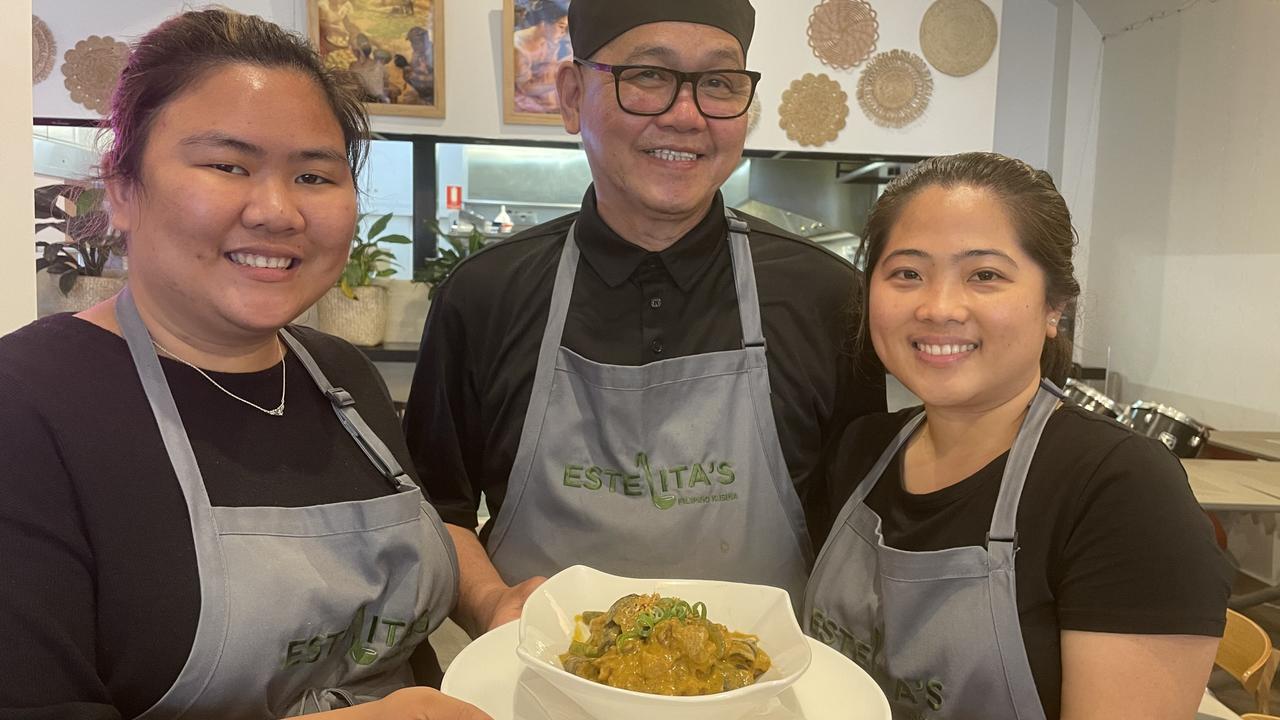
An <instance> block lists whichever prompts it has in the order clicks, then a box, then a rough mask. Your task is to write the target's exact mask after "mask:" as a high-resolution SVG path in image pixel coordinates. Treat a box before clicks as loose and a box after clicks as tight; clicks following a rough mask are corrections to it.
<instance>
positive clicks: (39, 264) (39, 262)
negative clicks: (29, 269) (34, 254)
mask: <svg viewBox="0 0 1280 720" xmlns="http://www.w3.org/2000/svg"><path fill="white" fill-rule="evenodd" d="M47 267H49V261H48V260H45V259H44V258H36V272H40V271H41V270H43V269H45V268H47Z"/></svg>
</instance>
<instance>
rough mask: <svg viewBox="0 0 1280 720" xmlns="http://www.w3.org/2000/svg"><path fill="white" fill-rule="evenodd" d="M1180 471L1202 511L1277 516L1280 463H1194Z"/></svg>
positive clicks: (1201, 461) (1246, 461) (1187, 464)
mask: <svg viewBox="0 0 1280 720" xmlns="http://www.w3.org/2000/svg"><path fill="white" fill-rule="evenodd" d="M1182 467H1184V468H1186V471H1187V479H1188V480H1189V481H1190V482H1191V491H1192V492H1193V493H1195V496H1196V500H1197V501H1199V503H1200V506H1201V507H1203V508H1204V509H1205V510H1235V511H1241V512H1280V463H1271V462H1258V461H1256V460H1200V459H1197V460H1183V461H1182Z"/></svg>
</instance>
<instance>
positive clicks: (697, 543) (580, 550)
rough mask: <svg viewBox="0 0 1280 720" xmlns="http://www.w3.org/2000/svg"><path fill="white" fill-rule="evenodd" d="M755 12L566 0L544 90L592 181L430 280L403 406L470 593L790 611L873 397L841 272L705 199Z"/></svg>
mask: <svg viewBox="0 0 1280 720" xmlns="http://www.w3.org/2000/svg"><path fill="white" fill-rule="evenodd" d="M754 24H755V12H754V10H753V9H752V7H751V4H750V3H749V2H748V1H747V0H648V1H647V2H634V3H632V2H618V1H617V0H573V3H572V4H571V5H570V8H569V34H570V39H571V41H572V43H573V48H574V61H573V63H572V64H566V65H564V66H562V67H561V68H560V70H559V74H558V76H557V90H558V93H559V97H560V102H561V113H562V116H563V119H564V123H565V128H566V129H567V130H568V131H569V132H571V133H574V134H580V135H581V136H582V144H583V148H584V150H585V151H586V155H587V159H588V162H589V163H590V166H591V173H592V178H593V180H594V183H593V185H592V186H591V188H590V189H588V190H587V194H586V197H585V198H584V200H583V203H582V210H581V212H580V213H577V214H575V215H572V216H568V217H565V218H561V219H559V220H555V221H552V222H550V223H547V224H545V225H542V226H539V227H536V228H533V229H531V230H529V231H526V232H524V233H521V234H520V235H517V236H516V237H514V238H512V239H510V240H507V241H505V242H501V243H497V244H495V245H493V246H491V247H490V248H487V249H486V250H484V251H483V252H481V253H479V254H477V255H476V256H474V257H472V258H471V259H469V260H468V261H467V262H465V263H463V264H462V265H461V266H460V267H459V268H458V269H457V271H456V272H455V273H454V274H453V276H452V277H451V278H450V279H449V280H448V281H447V282H445V283H444V284H443V285H442V286H441V287H440V289H439V292H438V294H437V296H436V300H435V302H434V304H433V305H432V309H431V315H430V317H429V318H428V320H427V327H426V332H425V335H424V338H423V346H422V354H421V358H420V361H419V364H418V368H417V372H416V374H415V377H414V383H413V392H412V395H411V397H410V401H409V407H408V409H407V413H406V417H405V430H406V434H407V435H408V439H409V445H410V447H411V449H412V451H413V453H414V460H415V461H416V463H417V466H418V468H419V470H420V472H421V474H422V477H423V480H424V486H425V488H426V491H427V493H428V495H429V496H430V498H431V500H432V503H433V504H434V505H435V507H436V508H438V509H439V511H440V514H441V515H442V516H443V518H444V520H445V522H446V523H449V524H450V525H451V527H450V532H451V533H452V534H453V536H454V540H455V544H456V545H457V548H458V554H459V558H460V560H461V563H462V566H463V582H464V583H475V584H484V585H486V586H488V587H490V588H492V589H493V590H492V591H493V596H494V597H495V598H497V597H499V596H501V593H500V590H501V588H502V587H503V583H502V582H501V581H505V582H506V583H510V584H513V585H514V584H516V583H519V582H521V581H525V580H527V579H528V578H532V577H537V576H545V575H550V574H552V573H555V572H557V571H559V570H561V569H563V568H565V567H567V566H570V565H574V564H584V565H590V566H593V567H596V568H598V569H601V570H605V571H608V572H612V573H615V574H621V575H630V576H633V577H696V578H714V579H726V580H736V581H743V582H754V583H764V584H771V585H776V586H779V587H783V588H785V589H787V590H789V591H790V592H791V593H792V597H793V600H795V601H796V602H798V601H799V600H800V598H801V594H802V591H803V587H804V581H805V578H806V574H807V571H808V567H809V565H810V564H811V562H812V552H813V551H812V547H813V542H812V541H816V542H818V543H821V541H822V540H823V538H821V537H818V538H812V539H811V538H810V536H809V532H808V526H809V524H810V523H809V522H806V519H808V520H809V521H810V522H812V523H813V524H815V525H816V526H819V527H820V526H821V524H822V522H823V521H824V520H825V519H826V517H825V516H826V509H825V508H822V507H820V502H821V501H820V498H821V497H822V495H823V489H824V488H825V483H826V479H825V477H824V475H823V470H822V463H821V456H822V452H823V449H824V447H825V445H826V444H827V443H828V442H829V441H830V440H833V439H834V438H835V437H836V436H837V435H838V434H839V432H840V431H841V430H842V429H843V427H844V426H845V425H846V424H847V423H848V422H849V421H850V420H851V419H852V418H854V417H857V416H859V415H861V414H864V413H868V412H872V411H878V410H883V409H884V406H885V401H884V385H883V375H882V374H877V373H876V372H875V371H874V370H871V371H868V370H867V369H866V368H861V369H859V368H855V362H854V361H853V359H852V358H850V357H849V356H848V355H847V354H846V353H845V350H846V345H845V342H844V339H845V337H846V328H847V327H848V324H849V318H848V317H847V316H846V314H845V313H844V311H843V308H845V307H846V306H847V304H848V301H849V299H850V298H851V297H852V295H853V292H854V289H855V287H856V284H857V282H858V277H857V273H856V272H855V270H854V269H853V268H852V267H851V266H849V265H848V264H846V263H844V262H843V261H842V260H840V259H839V258H837V257H836V256H835V255H833V254H831V253H829V252H827V251H825V250H823V249H821V248H819V247H818V246H816V245H814V244H812V243H810V242H807V241H804V240H801V239H799V238H796V237H793V236H790V235H788V234H786V233H785V232H783V231H781V230H779V229H777V228H774V227H772V226H770V225H768V224H766V223H763V222H761V221H758V220H755V219H752V218H747V217H745V216H741V215H738V214H735V213H733V212H731V211H728V210H727V209H726V208H725V207H724V203H723V201H722V198H721V196H720V193H719V188H720V185H721V184H722V183H724V182H725V180H726V179H727V178H728V177H729V175H730V174H731V173H732V172H733V171H734V169H735V168H736V167H737V166H738V163H739V162H740V160H741V157H742V148H743V143H744V142H745V138H746V132H747V118H746V112H747V109H748V107H749V105H750V103H751V100H752V97H753V96H754V92H755V87H756V82H757V81H758V79H759V75H758V74H757V73H755V72H752V71H749V70H747V69H746V56H747V49H748V47H749V46H750V44H751V38H752V33H753V30H754ZM482 492H483V493H484V495H485V498H486V499H487V502H488V507H489V509H490V510H491V511H492V512H493V514H494V517H493V519H492V520H491V521H490V522H489V523H487V524H486V525H485V527H484V531H483V532H482V533H481V535H480V538H479V539H477V538H476V536H475V534H474V533H473V532H472V530H471V529H472V528H474V527H475V525H476V518H477V515H476V509H477V506H478V503H479V496H480V493H482ZM810 499H813V500H815V501H816V503H811V502H809V500H810ZM481 543H483V545H482V544H481ZM495 569H496V571H497V572H496V573H495V572H494V570H495ZM499 576H500V578H501V580H500V579H499ZM517 596H519V593H514V594H513V593H508V594H507V595H506V596H505V597H508V598H510V597H517ZM495 602H500V601H498V600H495ZM509 610H510V611H511V613H512V614H518V612H519V608H518V607H517V606H515V604H514V603H513V604H512V607H511V608H509Z"/></svg>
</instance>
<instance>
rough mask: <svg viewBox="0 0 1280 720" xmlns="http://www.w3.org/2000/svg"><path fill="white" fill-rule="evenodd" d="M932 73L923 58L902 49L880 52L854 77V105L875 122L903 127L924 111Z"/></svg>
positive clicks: (927, 104)
mask: <svg viewBox="0 0 1280 720" xmlns="http://www.w3.org/2000/svg"><path fill="white" fill-rule="evenodd" d="M932 96H933V76H932V75H931V74H930V73H929V68H928V67H927V66H926V65H925V64H924V60H923V59H922V58H921V57H920V56H919V55H916V54H914V53H909V52H907V51H906V50H890V51H888V52H882V53H880V54H879V55H876V56H875V57H873V58H871V60H870V61H869V62H867V67H866V69H864V70H863V71H862V77H860V78H858V105H859V106H861V107H862V112H864V113H866V115H867V117H869V118H871V120H872V121H873V122H875V124H877V125H883V126H884V127H892V128H900V127H905V126H907V125H909V124H911V123H912V122H913V121H915V120H916V119H917V118H919V117H920V116H921V115H923V114H924V111H925V108H927V107H929V98H930V97H932Z"/></svg>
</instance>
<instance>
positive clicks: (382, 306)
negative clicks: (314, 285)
mask: <svg viewBox="0 0 1280 720" xmlns="http://www.w3.org/2000/svg"><path fill="white" fill-rule="evenodd" d="M365 217H366V216H363V215H362V216H361V217H360V221H359V222H358V223H357V224H356V233H355V236H354V237H353V238H352V239H351V253H350V255H349V256H348V258H347V265H346V267H345V268H343V270H342V275H341V276H340V277H339V279H338V284H337V285H336V286H335V287H333V288H332V289H330V290H329V291H328V292H327V293H325V294H324V296H323V297H321V298H320V302H319V303H318V304H317V311H318V312H319V321H320V329H321V330H322V331H324V332H327V333H330V334H331V335H337V336H338V337H340V338H342V339H344V340H346V341H347V342H349V343H351V344H353V345H363V346H373V345H380V344H381V343H382V340H383V337H384V336H385V334H386V328H387V289H386V288H384V287H381V286H378V285H375V284H374V280H377V279H378V278H386V277H390V276H391V275H394V274H395V272H396V270H395V268H396V264H395V262H394V260H393V258H394V257H395V256H394V255H392V253H391V251H389V250H386V249H384V248H382V247H381V244H382V243H392V244H397V245H404V244H407V243H412V242H413V241H412V240H410V239H409V238H407V237H405V236H404V235H397V234H389V233H387V232H386V230H387V225H388V224H389V223H390V222H391V218H392V213H387V214H386V215H383V216H382V217H380V218H378V219H377V220H374V221H373V224H372V225H370V226H369V229H368V231H367V232H366V233H365V234H364V236H363V237H361V235H360V226H361V225H363V224H364V220H365Z"/></svg>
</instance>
